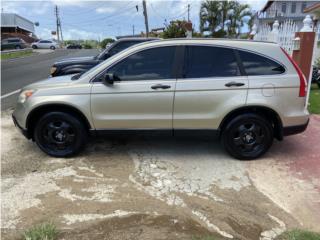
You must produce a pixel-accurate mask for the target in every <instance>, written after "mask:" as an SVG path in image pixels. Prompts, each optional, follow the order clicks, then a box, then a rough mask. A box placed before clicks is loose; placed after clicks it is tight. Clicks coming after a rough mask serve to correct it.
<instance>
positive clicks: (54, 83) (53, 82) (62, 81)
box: [24, 74, 74, 89]
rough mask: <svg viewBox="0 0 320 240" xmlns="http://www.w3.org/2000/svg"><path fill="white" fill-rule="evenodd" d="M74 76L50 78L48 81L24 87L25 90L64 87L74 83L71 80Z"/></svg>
mask: <svg viewBox="0 0 320 240" xmlns="http://www.w3.org/2000/svg"><path fill="white" fill-rule="evenodd" d="M72 76H74V74H73V75H64V76H60V77H52V78H51V77H50V78H48V79H45V80H42V81H39V82H35V83H32V84H30V85H27V86H26V87H24V89H40V88H50V87H63V86H66V85H69V84H70V83H72V82H74V81H73V80H72V79H71V78H72Z"/></svg>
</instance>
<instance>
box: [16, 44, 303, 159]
mask: <svg viewBox="0 0 320 240" xmlns="http://www.w3.org/2000/svg"><path fill="white" fill-rule="evenodd" d="M306 87H307V84H306V79H305V77H304V75H303V74H302V72H301V70H300V69H299V68H298V67H297V65H296V64H295V63H294V62H293V61H292V59H291V58H290V57H289V56H288V55H287V54H286V52H285V51H283V50H282V49H281V48H280V47H279V46H278V45H277V44H274V43H263V42H254V41H237V40H214V39H174V40H159V41H151V42H146V43H142V44H139V45H136V46H133V47H130V48H128V49H127V50H125V51H123V52H120V53H119V54H116V55H114V56H112V57H111V58H109V59H107V60H106V61H104V62H102V63H101V64H99V65H97V66H95V67H94V68H92V69H91V70H89V71H87V72H85V73H83V74H77V75H67V76H62V77H55V78H50V79H47V80H44V81H41V82H38V83H35V84H31V85H29V86H26V87H25V88H24V89H22V91H21V93H20V96H19V99H18V103H17V106H16V108H15V111H14V113H13V119H14V122H15V124H16V125H17V126H18V127H19V128H20V129H21V130H22V132H23V133H24V135H25V136H26V137H27V138H29V139H30V138H31V139H33V140H34V141H36V143H37V144H38V146H39V147H40V148H41V149H42V150H43V151H44V152H45V153H47V154H49V155H51V156H55V157H66V156H70V155H74V154H76V153H78V152H79V151H80V150H81V149H83V146H84V144H85V142H86V140H87V138H88V134H89V133H92V132H102V131H106V130H141V131H146V130H170V131H172V132H173V131H174V132H178V131H180V130H202V131H205V132H208V131H215V132H218V133H219V136H220V139H221V142H222V144H223V145H224V147H225V149H226V151H227V152H228V153H229V154H231V155H232V156H233V157H235V158H238V159H254V158H257V157H259V156H261V155H262V154H264V153H265V152H266V151H267V150H268V149H269V148H270V146H271V145H272V141H273V139H274V138H277V139H279V140H282V138H283V136H286V135H289V134H295V133H299V132H302V131H304V130H305V129H306V127H307V125H308V121H309V114H308V111H307V109H306Z"/></svg>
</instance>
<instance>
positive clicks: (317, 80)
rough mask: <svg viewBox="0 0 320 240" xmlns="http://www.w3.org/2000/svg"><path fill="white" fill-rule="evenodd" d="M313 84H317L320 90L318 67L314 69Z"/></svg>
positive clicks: (319, 70) (319, 69)
mask: <svg viewBox="0 0 320 240" xmlns="http://www.w3.org/2000/svg"><path fill="white" fill-rule="evenodd" d="M312 83H316V84H317V85H318V87H319V88H320V68H318V67H316V66H313V69H312Z"/></svg>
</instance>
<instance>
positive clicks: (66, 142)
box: [34, 112, 87, 157]
mask: <svg viewBox="0 0 320 240" xmlns="http://www.w3.org/2000/svg"><path fill="white" fill-rule="evenodd" d="M34 139H35V142H36V143H37V145H38V146H39V148H40V149H41V150H42V151H43V152H45V153H46V154H48V155H50V156H53V157H70V156H73V155H75V154H77V153H79V152H80V151H81V150H82V149H83V147H84V145H85V143H86V140H87V130H86V129H85V127H84V124H83V123H82V122H80V121H79V120H78V119H77V118H76V117H74V116H73V115H71V114H68V113H64V112H51V113H47V114H45V115H44V116H42V117H41V118H40V120H39V121H38V122H37V124H36V127H35V129H34Z"/></svg>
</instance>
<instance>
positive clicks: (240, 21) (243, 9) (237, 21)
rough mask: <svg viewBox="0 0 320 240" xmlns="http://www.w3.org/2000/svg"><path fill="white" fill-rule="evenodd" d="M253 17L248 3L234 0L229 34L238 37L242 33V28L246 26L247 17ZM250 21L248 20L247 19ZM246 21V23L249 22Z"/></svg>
mask: <svg viewBox="0 0 320 240" xmlns="http://www.w3.org/2000/svg"><path fill="white" fill-rule="evenodd" d="M251 17H252V12H251V9H250V6H249V5H248V4H241V3H239V2H234V6H233V12H232V14H230V15H229V20H230V25H229V29H228V34H229V36H236V37H238V36H239V35H240V34H241V28H242V27H243V26H244V23H245V22H246V19H247V20H248V18H251ZM247 22H248V21H247ZM247 22H246V23H247Z"/></svg>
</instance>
